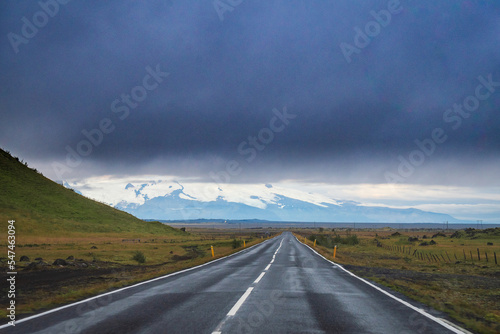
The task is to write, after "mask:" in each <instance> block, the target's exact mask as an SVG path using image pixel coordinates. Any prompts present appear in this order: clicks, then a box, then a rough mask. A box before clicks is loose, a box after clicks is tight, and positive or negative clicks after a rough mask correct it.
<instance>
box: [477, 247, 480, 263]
mask: <svg viewBox="0 0 500 334" xmlns="http://www.w3.org/2000/svg"><path fill="white" fill-rule="evenodd" d="M477 260H478V261H481V254H479V248H478V249H477Z"/></svg>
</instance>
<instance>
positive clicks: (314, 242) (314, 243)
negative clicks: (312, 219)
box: [313, 239, 316, 247]
mask: <svg viewBox="0 0 500 334" xmlns="http://www.w3.org/2000/svg"><path fill="white" fill-rule="evenodd" d="M313 247H316V239H314V246H313Z"/></svg>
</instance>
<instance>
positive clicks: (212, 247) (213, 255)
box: [210, 246, 215, 257]
mask: <svg viewBox="0 0 500 334" xmlns="http://www.w3.org/2000/svg"><path fill="white" fill-rule="evenodd" d="M210 248H211V249H212V257H215V254H214V246H210Z"/></svg>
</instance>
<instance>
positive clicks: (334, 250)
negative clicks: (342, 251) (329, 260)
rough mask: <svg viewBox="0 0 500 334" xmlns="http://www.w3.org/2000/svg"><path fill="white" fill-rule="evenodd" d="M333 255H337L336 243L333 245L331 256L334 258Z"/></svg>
mask: <svg viewBox="0 0 500 334" xmlns="http://www.w3.org/2000/svg"><path fill="white" fill-rule="evenodd" d="M335 255H337V245H335V247H333V258H335Z"/></svg>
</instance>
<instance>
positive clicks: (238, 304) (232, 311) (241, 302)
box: [227, 287, 253, 316]
mask: <svg viewBox="0 0 500 334" xmlns="http://www.w3.org/2000/svg"><path fill="white" fill-rule="evenodd" d="M252 290H253V287H250V288H248V289H247V291H245V293H244V294H243V296H241V297H240V299H239V300H238V301H237V302H236V304H234V306H233V308H232V309H231V310H230V311H229V312H228V314H227V315H228V316H234V315H235V314H236V312H238V310H239V309H240V307H241V305H243V303H244V302H245V300H246V299H247V298H248V296H249V295H250V293H251V292H252Z"/></svg>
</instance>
